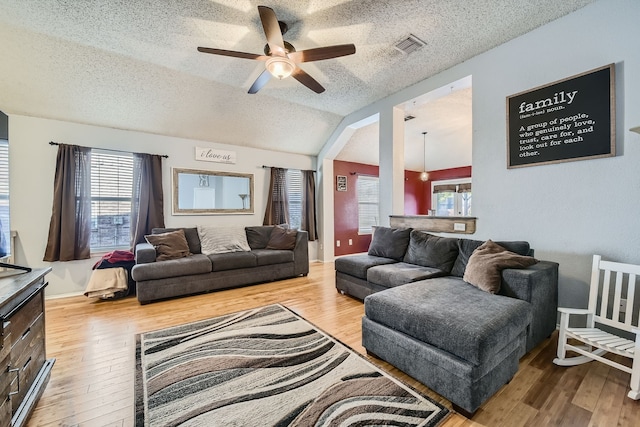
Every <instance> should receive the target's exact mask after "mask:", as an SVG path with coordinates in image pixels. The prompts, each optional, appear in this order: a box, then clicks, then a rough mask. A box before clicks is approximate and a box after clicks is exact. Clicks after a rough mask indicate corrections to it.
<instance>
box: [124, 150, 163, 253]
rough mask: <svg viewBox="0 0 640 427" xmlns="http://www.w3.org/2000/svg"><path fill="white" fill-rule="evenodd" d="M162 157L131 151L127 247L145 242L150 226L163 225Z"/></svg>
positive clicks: (133, 247)
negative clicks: (131, 177) (131, 179)
mask: <svg viewBox="0 0 640 427" xmlns="http://www.w3.org/2000/svg"><path fill="white" fill-rule="evenodd" d="M163 209H164V207H163V198H162V156H158V155H154V154H141V153H134V154H133V193H132V196H131V247H132V250H133V249H135V245H136V244H138V243H142V242H144V241H145V239H144V236H145V234H151V230H152V229H153V228H163V227H164V210H163Z"/></svg>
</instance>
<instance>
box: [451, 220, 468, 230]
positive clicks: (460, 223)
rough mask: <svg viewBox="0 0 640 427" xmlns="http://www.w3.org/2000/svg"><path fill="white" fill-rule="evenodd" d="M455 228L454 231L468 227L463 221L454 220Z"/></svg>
mask: <svg viewBox="0 0 640 427" xmlns="http://www.w3.org/2000/svg"><path fill="white" fill-rule="evenodd" d="M453 229H454V231H465V230H466V229H467V224H465V223H463V222H454V223H453Z"/></svg>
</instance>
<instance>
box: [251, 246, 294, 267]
mask: <svg viewBox="0 0 640 427" xmlns="http://www.w3.org/2000/svg"><path fill="white" fill-rule="evenodd" d="M251 253H252V254H253V255H255V257H256V261H257V263H258V265H272V264H282V263H285V262H293V251H288V250H279V249H256V250H255V251H251Z"/></svg>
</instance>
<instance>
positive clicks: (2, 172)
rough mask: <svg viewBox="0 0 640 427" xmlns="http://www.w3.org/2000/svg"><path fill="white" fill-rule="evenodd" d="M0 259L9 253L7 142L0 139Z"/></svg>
mask: <svg viewBox="0 0 640 427" xmlns="http://www.w3.org/2000/svg"><path fill="white" fill-rule="evenodd" d="M0 233H2V235H1V236H0V257H5V256H7V255H9V253H10V251H11V244H10V242H11V231H10V224H9V141H7V140H6V139H0Z"/></svg>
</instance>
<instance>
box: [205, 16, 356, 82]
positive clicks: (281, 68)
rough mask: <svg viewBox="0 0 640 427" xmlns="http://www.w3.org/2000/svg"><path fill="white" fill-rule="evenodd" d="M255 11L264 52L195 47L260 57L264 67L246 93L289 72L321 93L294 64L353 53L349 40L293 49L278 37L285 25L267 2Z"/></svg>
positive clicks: (240, 55)
mask: <svg viewBox="0 0 640 427" xmlns="http://www.w3.org/2000/svg"><path fill="white" fill-rule="evenodd" d="M258 12H260V21H262V28H263V29H264V33H265V35H266V36H267V44H266V45H265V47H264V55H257V54H254V53H245V52H238V51H235V50H224V49H214V48H209V47H198V51H199V52H204V53H212V54H214V55H223V56H231V57H234V58H244V59H254V60H257V61H264V62H265V70H264V71H263V72H262V73H261V74H260V75H259V76H258V78H257V79H256V81H255V82H253V85H251V87H250V88H249V93H252V94H253V93H256V92H258V91H259V90H260V89H262V87H263V86H264V85H265V84H267V82H268V81H269V79H271V76H274V77H276V78H278V79H280V80H282V79H285V78H287V77H289V76H292V77H293V78H294V79H296V80H297V81H299V82H300V83H302V84H303V85H305V86H306V87H308V88H309V89H311V90H312V91H314V92H316V93H322V92H324V87H322V85H321V84H320V83H318V82H317V81H316V80H315V79H314V78H313V77H311V76H310V75H309V74H307V73H306V72H305V71H304V70H303V69H302V68H300V67H299V66H298V64H299V63H302V62H311V61H320V60H323V59H331V58H337V57H340V56H346V55H352V54H354V53H356V47H355V45H353V44H341V45H335V46H326V47H318V48H315V49H307V50H301V51H296V49H295V48H294V47H293V45H292V44H291V43H289V42H286V41H284V39H283V38H282V36H283V35H284V34H285V33H286V32H287V29H288V27H287V24H285V23H284V22H281V21H278V19H277V18H276V14H275V12H274V11H273V9H271V8H270V7H267V6H258Z"/></svg>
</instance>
